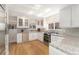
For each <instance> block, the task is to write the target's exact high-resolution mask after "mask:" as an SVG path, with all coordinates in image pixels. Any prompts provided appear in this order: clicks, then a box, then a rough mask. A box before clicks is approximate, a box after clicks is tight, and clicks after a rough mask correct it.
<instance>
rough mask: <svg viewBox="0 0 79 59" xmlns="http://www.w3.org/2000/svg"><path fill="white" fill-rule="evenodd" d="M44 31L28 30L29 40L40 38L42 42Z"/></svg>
mask: <svg viewBox="0 0 79 59" xmlns="http://www.w3.org/2000/svg"><path fill="white" fill-rule="evenodd" d="M43 37H44V33H43V32H29V41H32V40H40V41H42V42H43Z"/></svg>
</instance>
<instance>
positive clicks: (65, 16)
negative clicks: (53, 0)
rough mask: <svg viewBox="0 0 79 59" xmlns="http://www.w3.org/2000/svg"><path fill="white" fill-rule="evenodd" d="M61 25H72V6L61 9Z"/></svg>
mask: <svg viewBox="0 0 79 59" xmlns="http://www.w3.org/2000/svg"><path fill="white" fill-rule="evenodd" d="M60 27H61V28H63V27H71V6H68V7H65V8H64V9H62V10H61V11H60Z"/></svg>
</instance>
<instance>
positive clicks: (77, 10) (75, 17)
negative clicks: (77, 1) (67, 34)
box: [72, 5, 79, 27]
mask: <svg viewBox="0 0 79 59" xmlns="http://www.w3.org/2000/svg"><path fill="white" fill-rule="evenodd" d="M72 27H79V5H73V6H72Z"/></svg>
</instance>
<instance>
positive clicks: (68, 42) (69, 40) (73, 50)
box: [50, 33, 79, 55]
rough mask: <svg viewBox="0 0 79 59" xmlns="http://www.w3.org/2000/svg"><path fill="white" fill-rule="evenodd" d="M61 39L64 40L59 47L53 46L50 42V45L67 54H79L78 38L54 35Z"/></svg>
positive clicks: (63, 34)
mask: <svg viewBox="0 0 79 59" xmlns="http://www.w3.org/2000/svg"><path fill="white" fill-rule="evenodd" d="M56 36H60V37H63V38H64V39H63V40H62V42H61V43H60V45H56V44H53V43H52V42H51V43H50V45H53V46H55V47H57V48H59V49H61V50H63V51H65V52H67V53H69V54H73V55H74V54H79V37H76V36H71V35H68V34H65V33H62V34H59V35H56Z"/></svg>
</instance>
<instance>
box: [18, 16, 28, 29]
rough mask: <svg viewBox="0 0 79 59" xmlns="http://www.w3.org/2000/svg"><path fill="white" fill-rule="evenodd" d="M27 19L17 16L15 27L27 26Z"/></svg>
mask: <svg viewBox="0 0 79 59" xmlns="http://www.w3.org/2000/svg"><path fill="white" fill-rule="evenodd" d="M28 23H29V22H28V19H27V18H23V17H17V28H28V27H29V25H28Z"/></svg>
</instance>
